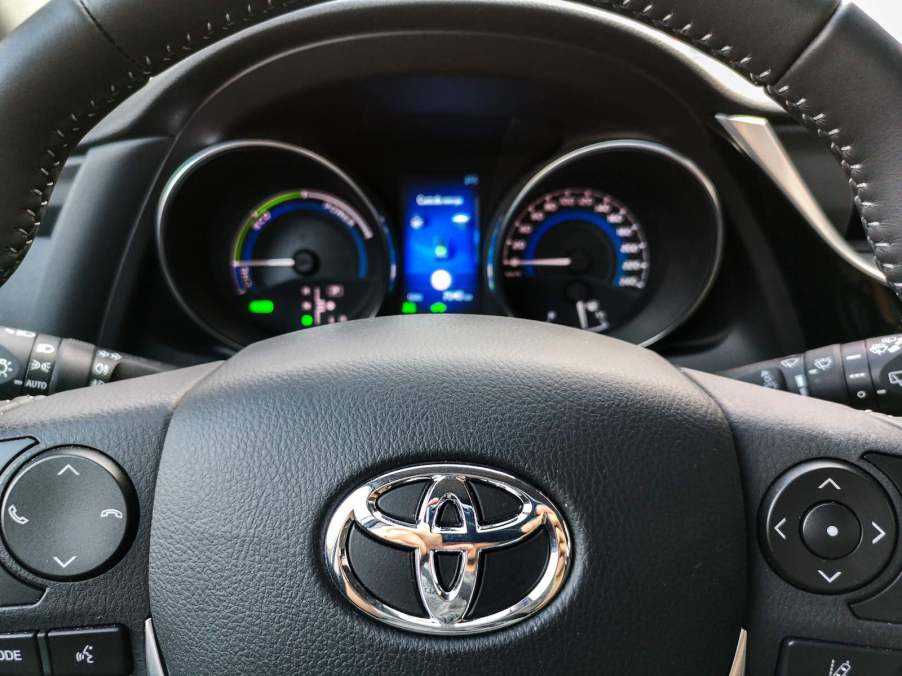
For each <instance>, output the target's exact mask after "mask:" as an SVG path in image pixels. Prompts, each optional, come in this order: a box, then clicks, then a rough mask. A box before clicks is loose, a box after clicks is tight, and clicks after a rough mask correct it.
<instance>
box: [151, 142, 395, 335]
mask: <svg viewBox="0 0 902 676" xmlns="http://www.w3.org/2000/svg"><path fill="white" fill-rule="evenodd" d="M248 148H270V149H272V150H282V151H285V152H289V153H293V154H295V155H300V156H301V157H304V158H306V159H307V160H310V161H311V162H315V163H317V164H319V165H321V166H322V167H324V168H325V169H326V170H327V171H330V172H332V173H333V174H334V175H335V176H337V177H338V178H339V179H340V180H342V181H343V182H344V183H345V184H346V185H347V186H348V187H349V188H350V189H351V191H352V192H353V193H354V196H355V197H356V198H357V199H359V200H360V202H361V203H362V204H363V206H364V207H366V210H367V211H368V212H369V214H370V216H371V217H372V218H373V224H374V225H375V226H376V227H377V228H379V230H380V232H381V234H382V236H383V237H384V238H385V244H386V246H387V247H388V248H389V252H390V253H391V251H392V250H393V248H394V241H393V240H392V236H391V232H390V231H389V229H388V224H387V223H386V222H385V218H384V217H383V216H382V214H381V213H379V211H378V210H377V209H376V207H375V205H374V204H373V203H372V201H371V200H370V199H369V198H368V197H367V196H366V193H365V192H364V191H363V188H361V187H360V185H359V184H358V183H357V182H356V181H354V180H353V179H352V178H351V177H350V176H349V175H348V174H347V173H346V172H344V171H343V170H342V169H340V168H339V167H338V166H337V165H335V164H333V163H332V162H330V161H329V160H327V159H326V158H325V157H323V156H322V155H318V154H317V153H315V152H313V151H312V150H307V149H306V148H302V147H301V146H296V145H292V144H290V143H282V142H281V141H268V140H265V139H245V140H240V141H224V142H222V143H216V144H214V145H212V146H209V147H207V148H204V149H203V150H201V151H198V152H197V153H195V154H194V155H192V156H191V157H189V158H188V159H187V160H185V161H184V162H183V163H182V164H181V165H179V167H178V168H177V169H176V170H175V171H174V172H173V173H172V175H171V176H170V177H169V180H167V181H166V184H165V185H164V186H163V190H162V192H161V193H160V199H159V201H158V202H157V211H156V223H155V229H156V240H157V241H156V244H157V255H158V256H159V258H160V268H161V269H162V271H163V277H164V278H165V279H166V285H167V286H168V287H169V290H170V291H172V295H173V296H175V299H176V301H178V304H179V305H180V306H181V308H182V310H184V311H185V314H187V315H188V317H190V318H191V319H192V320H193V321H194V323H195V324H196V325H197V326H198V327H200V328H201V329H203V330H204V331H206V332H207V333H208V334H209V335H211V336H212V337H213V338H215V339H216V340H218V341H220V342H222V343H224V344H225V345H228V346H229V347H231V348H233V349H236V350H238V349H241V348H242V347H243V345H239V344H238V343H236V342H235V341H234V340H232V339H231V338H229V337H228V336H225V335H223V334H222V333H221V332H220V331H218V330H217V329H216V328H215V327H214V326H212V325H211V324H209V323H208V322H207V321H205V320H204V319H203V318H202V317H201V316H200V314H198V313H197V312H195V311H194V309H193V308H192V307H191V306H190V305H189V303H188V302H187V301H186V300H185V298H184V297H183V296H182V294H181V292H180V291H179V289H178V286H177V285H176V283H175V278H174V277H173V275H172V269H171V267H170V265H169V259H168V257H167V255H166V247H165V245H164V242H163V235H164V232H165V227H166V216H167V214H168V211H169V206H170V203H171V202H172V200H173V198H174V197H175V195H176V194H177V193H178V191H179V189H180V188H181V187H182V185H183V184H184V183H185V181H186V180H187V179H188V178H189V177H190V176H191V174H193V173H194V172H195V171H196V170H197V169H199V168H200V167H202V166H203V165H205V164H206V163H207V162H209V161H210V160H212V159H214V158H216V157H218V156H219V155H224V154H226V153H229V152H234V151H241V150H246V149H248ZM236 225H240V223H236ZM397 272H398V271H397V266H396V265H391V266H390V268H389V283H388V286H389V289H391V287H392V285H393V284H394V280H395V277H396V276H397ZM386 293H388V290H386ZM378 311H379V308H378V307H377V308H376V309H375V310H373V312H372V314H370V317H375V316H376V313H377V312H378Z"/></svg>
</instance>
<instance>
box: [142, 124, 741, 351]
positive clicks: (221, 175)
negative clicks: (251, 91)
mask: <svg viewBox="0 0 902 676" xmlns="http://www.w3.org/2000/svg"><path fill="white" fill-rule="evenodd" d="M397 179H398V181H399V183H400V182H401V181H402V180H403V176H398V177H397ZM495 180H496V182H498V181H499V179H498V178H497V177H495ZM515 185H517V186H518V187H517V188H515V189H514V190H512V191H510V193H509V195H508V197H507V198H506V199H504V200H503V201H502V202H501V203H500V207H498V208H497V210H496V214H495V216H494V218H492V219H491V220H490V221H489V222H487V223H483V225H482V229H483V232H484V234H485V237H484V238H483V239H484V241H485V246H484V249H483V262H482V274H483V276H484V287H485V289H486V293H485V294H484V295H485V296H487V298H485V299H484V302H483V303H482V304H481V307H480V308H478V309H477V311H478V312H481V313H484V314H504V313H505V312H506V313H507V314H514V313H513V312H512V310H511V307H510V304H509V303H508V300H507V298H506V297H505V292H504V288H503V284H501V283H499V279H500V277H499V270H498V266H499V264H500V263H499V256H500V251H499V247H498V242H499V239H500V238H501V237H503V233H504V232H505V230H506V229H507V227H509V225H510V224H511V223H512V222H513V221H514V219H516V217H517V216H518V214H519V213H520V212H521V211H522V210H523V208H524V206H525V205H527V204H529V203H530V202H531V201H532V200H534V199H536V198H537V197H539V196H541V195H543V194H546V193H549V192H553V191H556V190H561V189H566V188H572V187H574V186H580V187H583V188H586V189H591V190H593V191H597V192H599V193H603V194H607V195H610V196H611V197H613V198H614V199H616V200H617V201H618V202H620V203H622V204H623V205H625V206H626V207H627V208H628V209H629V211H630V212H631V213H632V214H633V215H634V217H635V218H636V220H637V222H638V223H639V224H640V225H641V228H642V230H643V233H644V237H645V238H646V239H647V243H648V246H649V250H650V254H649V257H650V265H651V269H650V271H649V272H648V275H647V283H646V286H645V288H644V289H643V290H642V291H641V292H639V293H637V294H636V296H637V300H636V308H635V311H634V312H633V313H631V316H630V317H629V319H628V320H627V321H626V322H625V323H623V324H621V325H619V326H615V327H613V328H612V329H611V330H610V331H607V332H606V335H611V336H613V337H616V338H620V339H622V340H626V341H629V342H633V343H636V344H641V345H646V346H647V345H651V344H653V343H655V342H657V341H658V340H660V339H662V338H663V337H665V336H666V335H668V334H669V333H670V332H672V331H673V330H675V329H676V328H677V327H679V326H680V325H681V324H682V323H683V322H685V321H686V320H687V319H688V318H689V317H690V316H691V314H692V313H693V312H694V310H695V309H696V308H697V307H698V306H699V305H700V304H701V303H702V301H703V300H704V298H705V296H706V294H707V293H708V291H709V290H710V288H711V285H712V283H713V280H714V278H715V276H716V274H717V271H718V269H719V267H720V262H721V255H722V249H723V235H724V228H723V218H722V214H721V208H720V201H719V198H718V195H717V192H716V190H715V188H714V186H713V184H712V182H711V181H710V180H709V179H708V178H707V177H706V176H705V174H704V173H703V172H702V171H701V169H700V168H699V167H698V166H697V165H695V164H694V163H693V162H692V161H691V160H689V159H688V158H687V157H685V156H683V155H681V154H680V153H678V152H677V151H676V150H673V149H672V148H669V147H667V146H664V145H662V144H658V143H654V142H650V141H645V140H607V141H601V142H596V143H590V144H588V145H585V146H581V147H579V148H576V149H574V150H571V151H569V152H566V153H564V154H563V155H560V156H558V157H556V158H555V159H553V160H551V161H550V162H548V163H546V164H545V165H544V166H542V167H541V168H540V169H539V170H537V171H534V172H532V173H530V174H529V175H528V176H527V177H526V178H525V179H520V180H519V181H518V182H517V183H516V184H515ZM292 188H294V189H297V188H306V189H313V190H324V191H327V192H332V193H334V194H336V195H338V196H339V197H341V198H342V199H345V200H347V201H348V202H349V203H350V204H351V205H353V206H354V208H355V209H357V210H359V211H360V213H361V214H364V216H365V218H366V219H367V221H368V223H369V224H370V225H371V226H372V227H373V228H376V229H378V230H379V232H380V236H381V238H382V240H383V242H384V247H385V256H386V259H387V261H388V264H387V265H388V267H387V274H386V278H385V283H384V286H383V288H382V289H381V294H380V302H379V303H373V304H372V307H370V308H368V311H367V312H366V313H365V314H366V316H373V315H375V314H377V313H380V314H394V313H396V312H398V311H399V307H400V303H399V302H396V301H398V299H396V298H394V296H393V295H392V291H393V289H394V285H395V280H396V278H397V276H398V274H399V271H398V265H399V263H398V259H397V257H396V248H395V243H396V241H397V237H398V235H397V233H395V234H394V235H393V232H392V227H391V225H390V224H389V223H388V222H387V221H386V219H385V218H384V217H383V216H382V213H384V211H383V210H380V209H378V208H377V207H376V206H375V203H374V201H373V200H372V199H371V198H369V197H368V194H367V192H366V187H365V186H362V185H361V184H360V183H358V182H357V181H356V180H355V179H354V178H352V177H351V176H350V175H349V174H347V173H346V172H344V171H343V170H342V169H340V168H339V167H338V166H337V165H336V164H335V163H333V162H332V161H331V160H329V159H327V158H325V157H323V156H321V155H319V154H317V153H315V152H313V151H311V150H308V149H305V148H302V147H298V146H294V145H291V144H287V143H281V142H275V141H267V140H238V141H229V142H224V143H219V144H215V145H213V146H211V147H209V148H207V149H204V150H201V151H199V152H197V153H196V154H194V155H193V156H192V157H191V158H189V159H188V160H187V161H186V162H184V163H183V164H182V165H181V166H180V167H179V168H178V169H177V170H176V172H175V173H174V174H173V175H172V176H171V177H170V179H169V180H168V182H167V183H166V185H165V188H164V190H163V192H162V194H161V198H160V203H159V207H158V210H157V247H158V252H159V257H160V261H161V267H162V270H163V273H164V275H165V278H166V281H167V283H168V285H169V287H170V290H171V291H172V293H173V295H174V296H175V298H176V299H177V300H178V302H179V304H180V305H181V306H182V308H183V310H184V311H185V312H186V313H187V314H188V316H189V317H191V318H192V319H193V320H194V321H195V323H196V324H197V325H198V326H200V327H201V328H203V329H204V330H206V331H207V332H208V333H209V334H210V335H211V336H213V337H214V338H216V339H217V340H219V341H221V342H222V343H223V344H225V345H226V346H228V347H231V348H237V347H241V346H244V345H247V344H250V343H252V342H255V341H257V340H261V339H263V338H266V337H269V336H270V335H273V331H272V329H271V327H270V329H269V330H267V328H266V327H264V326H261V323H260V322H254V321H252V320H251V318H249V317H247V316H246V313H242V312H241V307H240V304H239V303H238V302H237V301H238V300H239V299H237V298H236V295H235V293H234V284H233V283H232V280H231V278H230V269H229V265H228V261H229V253H228V251H229V248H230V246H231V245H232V243H233V242H234V236H235V232H236V229H237V228H239V226H240V224H241V222H242V221H243V220H246V217H247V214H248V213H249V212H251V211H252V209H253V207H255V206H256V205H258V204H259V203H260V200H261V199H265V198H266V197H267V196H269V195H272V194H274V193H276V192H279V191H281V190H286V189H292ZM390 208H391V207H390V206H389V209H390ZM395 227H396V228H397V227H399V226H398V224H395ZM402 264H403V262H402ZM296 328H301V326H300V325H299V326H298V327H296Z"/></svg>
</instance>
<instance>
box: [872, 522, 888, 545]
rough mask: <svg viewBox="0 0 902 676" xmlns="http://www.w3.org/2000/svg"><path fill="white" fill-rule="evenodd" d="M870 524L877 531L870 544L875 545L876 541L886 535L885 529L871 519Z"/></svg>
mask: <svg viewBox="0 0 902 676" xmlns="http://www.w3.org/2000/svg"><path fill="white" fill-rule="evenodd" d="M871 525H872V526H873V527H874V530H876V531H877V536H876V537H875V538H874V539H873V540H871V544H872V545H876V544H877V543H878V542H880V541H881V540H882V539H883V538H885V537H886V531H885V530H883V529H882V528H881V527H880V526H878V525H877V522H876V521H871Z"/></svg>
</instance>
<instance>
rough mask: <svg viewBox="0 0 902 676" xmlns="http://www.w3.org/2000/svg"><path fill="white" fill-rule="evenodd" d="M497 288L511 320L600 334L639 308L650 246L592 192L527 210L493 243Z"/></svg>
mask: <svg viewBox="0 0 902 676" xmlns="http://www.w3.org/2000/svg"><path fill="white" fill-rule="evenodd" d="M497 257H498V258H497V265H496V268H495V282H496V284H497V287H498V290H500V292H501V295H502V297H503V299H504V301H505V302H506V304H507V306H508V309H509V311H510V312H511V314H514V315H516V316H519V317H526V318H529V319H537V320H542V321H548V322H553V323H556V324H565V325H568V326H573V327H576V328H581V329H585V330H587V331H594V332H596V333H604V332H607V331H609V330H611V329H612V328H616V327H618V326H620V325H622V324H623V323H624V322H626V321H627V320H628V319H629V318H630V317H632V316H633V315H634V314H635V313H636V312H638V311H639V309H640V308H641V303H642V295H643V290H644V289H645V288H646V286H647V285H648V280H649V275H650V274H651V255H650V251H649V245H648V240H647V238H646V236H645V231H644V230H643V228H642V226H641V224H640V223H639V221H638V220H637V219H636V217H635V216H634V215H633V214H632V212H631V211H630V210H629V209H628V208H627V207H626V205H624V204H623V203H621V202H620V201H619V200H617V199H616V198H615V197H612V196H611V195H608V194H606V193H604V192H601V191H599V190H595V189H592V188H582V187H574V188H564V189H561V190H555V191H553V192H549V193H546V194H544V195H542V196H540V197H539V198H538V199H535V200H534V201H532V202H531V203H530V204H528V205H527V206H526V207H525V208H524V209H522V211H520V212H519V213H518V214H517V215H516V217H515V218H514V219H513V220H512V221H511V222H510V223H508V224H506V225H505V227H504V229H503V231H502V232H501V234H500V238H499V241H498V243H497Z"/></svg>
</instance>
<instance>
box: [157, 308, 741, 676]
mask: <svg viewBox="0 0 902 676" xmlns="http://www.w3.org/2000/svg"><path fill="white" fill-rule="evenodd" d="M336 345H340V346H341V349H340V350H337V349H336ZM447 462H453V463H464V464H473V465H478V466H482V467H488V468H493V469H498V470H501V471H503V472H504V471H506V472H509V473H512V474H514V473H515V474H518V475H523V476H524V478H525V479H526V480H528V481H531V482H533V483H534V484H535V485H536V487H537V488H538V489H539V490H541V491H543V492H545V493H546V494H547V495H549V496H551V497H552V499H554V500H556V501H557V505H558V507H559V508H560V509H561V510H562V512H563V515H564V518H565V519H566V520H567V522H568V523H569V524H570V527H571V532H572V537H573V564H572V568H571V571H570V574H569V577H568V579H567V581H566V582H565V583H564V585H563V587H562V590H561V593H560V595H559V596H558V597H557V598H555V599H554V600H553V601H552V602H551V604H550V605H549V606H548V607H547V608H545V609H544V610H543V611H542V612H540V613H538V614H537V615H536V616H535V617H534V618H532V619H531V620H530V621H528V622H523V623H521V624H517V625H514V626H512V627H509V628H507V629H504V630H501V631H497V632H493V633H489V634H484V635H478V636H470V637H451V638H435V637H423V636H419V635H414V634H411V633H409V632H402V631H398V630H396V629H393V628H391V627H386V626H384V625H381V624H378V623H375V622H373V621H372V620H370V619H369V618H366V617H365V616H364V615H363V614H362V613H359V612H356V611H354V610H353V609H352V608H351V606H350V604H348V603H347V601H346V600H345V599H343V598H341V597H340V596H339V594H338V592H337V588H336V587H335V585H334V584H333V583H332V581H331V580H330V579H329V578H328V572H327V568H326V566H325V565H324V563H323V559H322V557H323V554H322V552H323V537H324V534H323V527H324V524H325V522H326V520H327V517H328V514H329V513H330V512H331V510H332V509H334V508H335V507H336V505H337V503H338V502H339V501H341V500H342V499H343V498H344V497H345V496H346V495H347V494H348V493H349V492H350V491H352V490H354V489H355V488H356V487H357V486H359V485H360V484H361V482H363V481H366V480H368V479H370V478H371V477H372V476H374V475H376V474H378V473H380V472H384V471H389V470H395V469H400V468H403V467H408V466H411V465H418V464H420V463H447ZM746 538H747V531H746V524H745V514H744V509H743V499H742V487H741V485H740V478H739V467H738V463H737V456H736V451H735V449H734V448H733V442H732V435H731V432H730V430H729V428H728V426H727V423H726V419H725V418H724V416H723V414H722V413H721V411H720V409H719V408H718V407H717V405H716V404H715V403H714V402H713V401H712V400H711V399H710V398H709V397H708V396H707V395H706V394H704V392H703V391H702V390H701V389H700V388H699V387H697V386H696V385H695V384H694V383H693V382H692V381H690V380H689V379H687V378H686V377H685V376H684V375H683V374H682V373H680V372H679V371H678V370H677V369H675V368H674V367H672V366H671V365H670V364H668V363H667V362H666V361H665V360H664V359H662V358H660V357H658V356H657V355H655V354H654V353H652V352H649V351H647V350H643V349H641V348H637V347H634V346H632V345H628V344H626V343H622V342H619V341H615V340H612V339H608V338H603V337H599V336H596V335H590V334H587V333H583V332H579V331H574V330H572V329H566V328H562V327H559V326H553V325H549V324H542V323H538V322H523V321H520V320H513V319H507V318H487V317H466V316H452V315H448V316H443V317H432V316H414V317H406V318H403V319H398V318H391V317H387V318H381V319H375V320H363V321H358V322H353V323H351V324H342V325H333V326H329V327H323V328H322V329H317V330H316V331H311V332H308V333H300V334H292V335H287V336H283V337H279V338H274V339H272V340H267V341H265V342H262V343H257V344H255V345H253V346H251V347H249V348H247V349H246V350H244V351H243V352H241V353H239V354H238V355H237V356H235V357H233V358H232V359H230V360H229V361H228V362H226V363H225V364H224V365H223V366H222V367H221V368H220V369H218V370H217V371H216V372H215V373H213V374H212V375H211V376H209V377H208V378H207V379H206V380H205V381H204V382H203V383H201V384H200V385H199V386H198V387H197V388H196V389H194V390H193V391H192V392H191V393H189V394H188V395H187V396H186V397H185V398H184V399H183V401H182V402H181V403H180V404H179V407H178V409H177V410H176V412H175V414H174V416H173V419H172V422H171V425H170V427H169V431H168V433H167V437H166V443H165V446H164V449H163V458H162V461H161V465H160V471H159V476H158V480H157V494H156V498H155V503H154V514H153V530H152V533H151V548H150V590H151V608H152V611H153V618H154V624H155V625H156V628H157V634H158V636H159V638H160V641H161V645H162V648H163V654H164V655H165V656H166V659H167V662H168V664H169V668H170V670H171V673H174V674H193V675H196V676H199V675H201V674H226V673H240V674H252V673H253V674H287V673H296V671H297V669H298V666H299V665H308V666H311V667H312V666H313V665H317V670H318V671H320V672H321V673H324V672H327V671H329V672H331V671H335V672H344V671H346V670H347V667H348V666H349V665H351V664H355V662H358V661H359V663H360V664H361V665H365V668H364V671H366V672H368V673H424V672H427V671H428V672H430V673H450V672H452V671H453V672H454V673H489V672H497V673H534V671H535V670H536V668H537V665H539V664H547V665H548V667H549V669H550V670H551V671H553V672H555V673H581V672H584V671H587V670H588V671H595V670H596V669H597V667H598V665H600V664H605V665H606V668H607V669H609V670H610V671H611V672H612V673H624V674H646V673H647V674H651V673H661V670H662V669H664V665H668V664H671V663H672V660H673V658H674V657H673V656H675V655H679V658H680V659H682V660H686V661H685V664H686V665H692V667H693V669H694V670H695V673H704V674H726V673H727V672H728V671H729V665H730V662H731V660H732V657H733V651H734V650H735V646H736V638H737V636H738V634H739V629H740V627H741V626H742V621H743V613H744V612H745V594H744V589H745V579H746ZM387 572H388V571H386V573H387ZM199 632H203V634H202V635H203V639H202V640H198V636H199ZM239 636H240V637H241V639H240V640H241V642H242V643H243V644H245V645H246V646H247V647H246V648H242V649H237V650H236V649H234V646H233V643H234V641H235V640H236V638H237V637H239ZM370 644H373V645H376V644H378V646H379V649H378V650H367V649H366V646H368V645H370ZM501 646H503V648H501ZM443 659H447V662H443ZM327 665H331V667H330V666H327ZM677 673H682V672H681V671H680V670H677Z"/></svg>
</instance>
